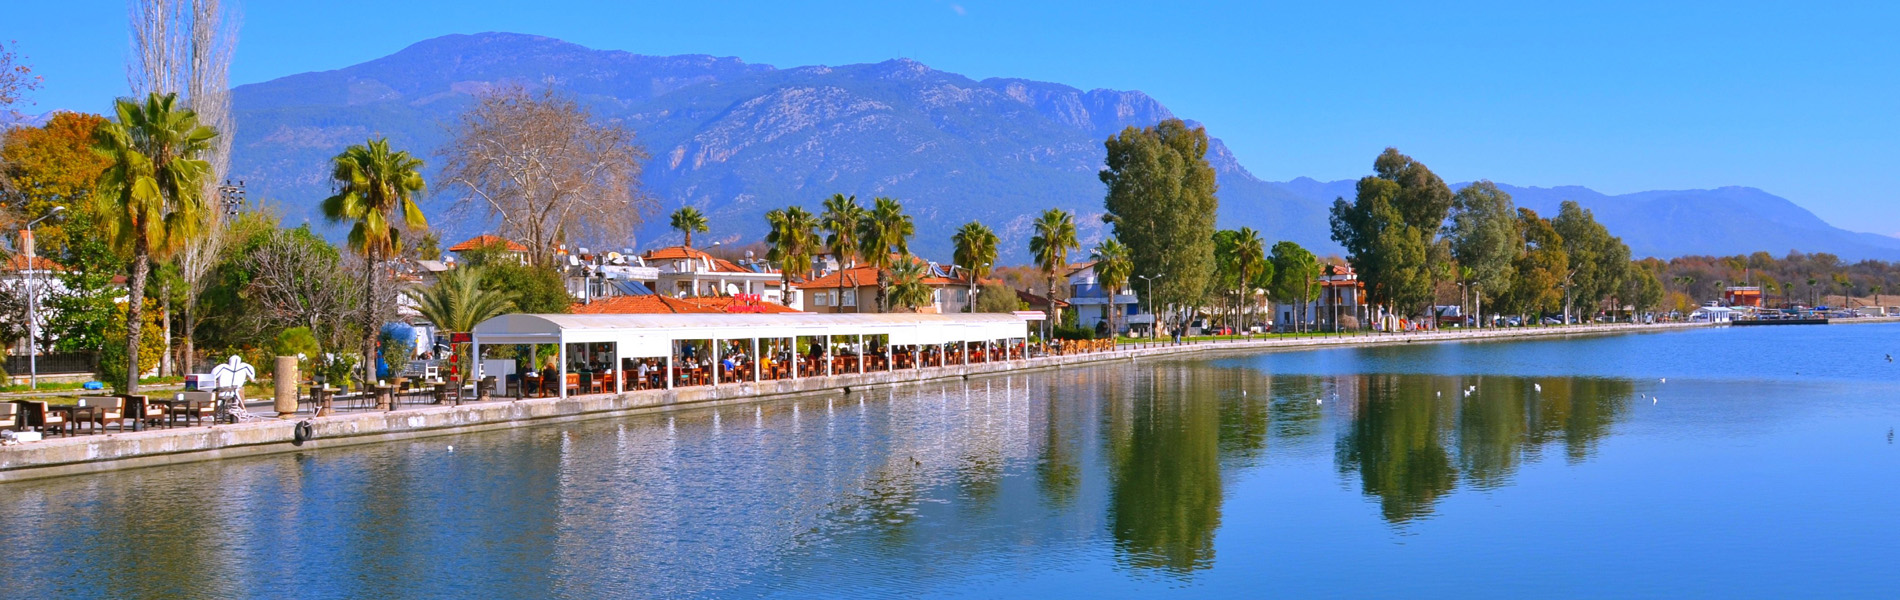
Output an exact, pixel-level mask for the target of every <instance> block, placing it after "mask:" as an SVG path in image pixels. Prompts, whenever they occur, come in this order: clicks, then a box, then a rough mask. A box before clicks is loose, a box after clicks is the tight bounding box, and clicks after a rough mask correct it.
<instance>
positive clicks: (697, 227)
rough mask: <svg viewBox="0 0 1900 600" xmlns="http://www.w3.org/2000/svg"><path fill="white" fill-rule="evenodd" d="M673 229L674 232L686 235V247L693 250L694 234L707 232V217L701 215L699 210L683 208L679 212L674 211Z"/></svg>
mask: <svg viewBox="0 0 1900 600" xmlns="http://www.w3.org/2000/svg"><path fill="white" fill-rule="evenodd" d="M672 227H673V230H674V231H678V232H680V233H682V234H685V235H686V241H685V242H684V245H685V246H686V247H688V248H691V247H693V233H694V232H699V233H705V232H706V231H707V228H706V215H704V214H701V213H700V212H699V209H697V208H693V207H691V206H682V207H680V208H679V210H676V211H673V217H672Z"/></svg>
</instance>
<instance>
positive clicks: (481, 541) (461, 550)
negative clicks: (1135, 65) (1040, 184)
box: [0, 325, 1900, 599]
mask: <svg viewBox="0 0 1900 600" xmlns="http://www.w3.org/2000/svg"><path fill="white" fill-rule="evenodd" d="M1889 353H1900V325H1851V326H1846V325H1832V326H1825V327H1762V328H1728V329H1712V330H1697V331H1685V332H1675V333H1657V334H1642V335H1622V336H1605V337H1591V338H1580V339H1567V340H1541V341H1524V342H1496V343H1482V344H1418V345H1406V346H1388V347H1381V348H1361V349H1330V350H1316V351H1302V352H1279V353H1266V354H1253V355H1236V356H1229V357H1221V358H1214V359H1205V360H1173V359H1170V360H1144V361H1140V362H1126V363H1117V364H1113V365H1104V366H1096V367H1089V368H1081V369H1068V370H1062V371H1048V372H1033V373H1025V374H1021V375H1016V376H1011V377H996V378H987V379H976V380H971V381H968V382H957V383H943V384H929V385H921V386H911V387H904V388H899V389H895V390H876V391H874V392H871V393H868V394H854V395H850V396H845V395H836V396H832V397H823V398H807V399H802V400H799V401H795V402H794V401H782V402H770V403H763V404H758V405H747V406H735V407H726V408H721V409H717V410H711V409H702V410H694V411H686V412H679V413H674V414H668V415H654V416H643V417H635V418H625V419H614V420H601V421H592V422H586V423H577V424H568V425H560V426H546V427H537V428H529V429H523V430H516V431H507V432H495V433H486V434H471V435H462V436H451V437H442V438H434V439H427V440H422V441H415V442H402V443H388V444H378V445H370V446H362V447H356V448H342V449H333V450H325V451H320V452H307V453H300V454H286V455H277V456H269V457H259V458H251V459H238V460H228V461H218V462H209V463H199V464H192V465H183V466H176V467H163V468H153V469H142V470H132V471H125V472H119V473H107V474H100V475H92V476H82V477H70V478H61V479H53V480H43V481H32V482H23V483H18V484H6V485H0V581H3V582H4V583H3V584H0V589H4V590H6V591H7V595H8V596H9V597H23V598H82V597H138V598H544V597H551V598H576V599H579V598H612V597H768V598H803V597H836V596H856V597H892V598H911V597H982V598H988V597H1031V598H1042V597H1259V596H1269V595H1273V596H1280V595H1285V596H1297V597H1310V596H1327V597H1401V596H1402V597H1461V598H1464V597H1478V598H1522V597H1583V596H1590V597H1654V598H1680V597H1723V598H1739V597H1758V598H1787V597H1812V598H1893V597H1897V596H1900V566H1897V565H1900V446H1896V445H1895V442H1894V428H1895V427H1896V426H1900V364H1897V363H1891V362H1888V361H1887V360H1886V359H1885V356H1886V355H1887V354H1889ZM1664 379H1667V381H1664ZM1472 386H1476V391H1474V392H1472V393H1471V394H1470V395H1469V396H1467V395H1466V394H1465V393H1464V390H1466V389H1469V388H1471V387H1472ZM1539 387H1541V390H1539V389H1538V388H1539ZM451 446H452V447H453V451H451V450H450V448H451Z"/></svg>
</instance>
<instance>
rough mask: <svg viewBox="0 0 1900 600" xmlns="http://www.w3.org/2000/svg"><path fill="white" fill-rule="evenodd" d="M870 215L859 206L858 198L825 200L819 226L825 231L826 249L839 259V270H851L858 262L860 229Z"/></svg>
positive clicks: (839, 196) (835, 197)
mask: <svg viewBox="0 0 1900 600" xmlns="http://www.w3.org/2000/svg"><path fill="white" fill-rule="evenodd" d="M869 214H870V213H867V212H865V210H864V207H863V206H859V205H858V197H857V196H846V195H844V194H832V195H831V197H830V198H828V199H826V200H825V212H824V213H821V214H819V215H818V224H819V225H820V226H822V227H824V229H825V249H826V250H828V251H830V252H831V256H832V257H833V258H836V259H838V268H841V269H848V268H851V266H852V265H853V263H855V262H856V261H857V257H858V227H859V225H860V224H861V223H863V222H864V219H866V218H867V217H868V216H869Z"/></svg>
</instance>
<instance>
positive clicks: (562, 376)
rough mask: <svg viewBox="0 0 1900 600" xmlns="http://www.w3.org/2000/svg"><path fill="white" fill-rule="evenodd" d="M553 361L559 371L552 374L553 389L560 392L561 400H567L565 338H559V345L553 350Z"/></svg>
mask: <svg viewBox="0 0 1900 600" xmlns="http://www.w3.org/2000/svg"><path fill="white" fill-rule="evenodd" d="M554 360H555V361H556V362H558V363H560V367H561V370H560V371H559V372H557V373H555V374H554V377H555V379H554V389H557V390H561V399H562V400H566V399H567V338H561V345H559V346H556V347H555V349H554Z"/></svg>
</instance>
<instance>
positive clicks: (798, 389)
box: [0, 324, 1707, 483]
mask: <svg viewBox="0 0 1900 600" xmlns="http://www.w3.org/2000/svg"><path fill="white" fill-rule="evenodd" d="M1704 326H1707V325H1706V324H1666V325H1642V326H1638V325H1582V326H1573V327H1562V328H1525V329H1493V330H1467V331H1455V330H1454V331H1444V332H1434V333H1414V334H1387V335H1349V336H1342V337H1319V336H1315V337H1298V338H1275V339H1267V340H1249V341H1221V342H1202V343H1192V344H1166V345H1154V346H1122V347H1120V348H1118V349H1116V350H1113V351H1107V352H1096V353H1091V354H1076V355H1067V356H1047V357H1041V358H1031V359H1019V360H1011V361H1003V362H995V363H983V364H974V365H952V366H946V367H932V368H926V369H906V370H898V371H880V372H873V373H864V374H843V375H833V376H831V377H811V378H804V379H798V380H778V381H765V382H759V383H750V382H746V383H737V384H731V383H728V384H721V385H720V386H718V387H708V386H700V387H691V388H679V389H674V390H649V391H639V392H626V393H621V394H611V393H610V394H592V395H584V396H571V397H568V398H565V399H562V398H532V399H524V400H511V399H495V400H491V401H488V402H480V403H470V404H464V405H461V406H431V407H425V408H405V409H402V410H397V411H390V412H353V413H343V414H338V415H334V416H329V417H299V418H294V419H285V420H266V421H253V422H247V423H237V424H230V425H214V426H209V427H186V428H176V429H153V430H146V431H136V432H132V431H128V432H122V433H117V432H115V433H108V434H101V435H79V436H72V437H60V438H53V439H48V440H43V441H39V442H32V443H27V444H22V445H18V446H10V447H3V448H0V483H5V482H9V481H22V480H27V479H38V478H43V477H57V476H63V475H76V474H82V473H92V472H99V471H109V470H116V469H126V468H136V467H147V466H158V465H169V464H181V463H188V462H196V461H203V460H215V459H220V458H232V457H239V456H254V455H260V454H272V453H279V452H296V451H303V450H316V449H322V448H331V447H338V446H349V445H355V444H369V443H376V442H385V441H396V440H408V439H416V438H421V437H429V436H439V435H451V434H460V433H471V432H478V431H489V430H495V429H505V428H511V427H529V426H536V425H545V424H550V423H563V422H570V421H577V420H585V419H602V418H613V417H620V416H626V415H633V414H640V413H647V412H658V411H666V410H674V409H680V408H690V407H702V406H717V405H723V404H739V403H747V402H757V401H761V400H769V399H774V398H783V397H790V396H799V395H815V394H825V393H850V392H851V391H853V390H862V389H871V388H880V387H888V386H895V385H904V384H909V383H920V382H927V381H935V380H942V379H954V378H970V377H981V376H985V375H991V374H996V373H1006V372H1018V371H1023V370H1033V369H1053V368H1061V367H1065V366H1075V365H1086V364H1092V363H1100V362H1107V361H1115V360H1133V359H1138V358H1149V357H1155V358H1172V357H1184V356H1194V355H1199V354H1206V353H1222V354H1227V353H1245V352H1259V351H1265V350H1279V349H1302V348H1321V347H1334V346H1367V345H1383V344H1411V343H1432V342H1455V341H1476V340H1504V339H1525V338H1536V337H1558V336H1570V335H1595V334H1609V333H1637V332H1651V331H1671V330H1678V329H1683V328H1688V327H1704ZM305 421H307V422H309V423H310V426H311V430H312V434H313V435H312V437H311V439H310V440H308V441H306V442H304V443H303V444H302V445H301V446H299V445H296V444H294V443H293V442H294V437H295V428H296V424H297V423H299V422H305Z"/></svg>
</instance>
